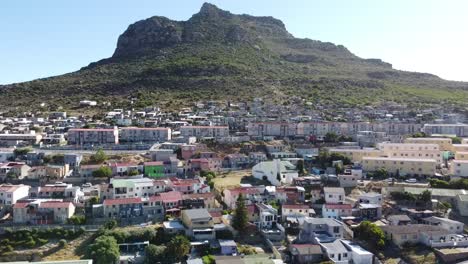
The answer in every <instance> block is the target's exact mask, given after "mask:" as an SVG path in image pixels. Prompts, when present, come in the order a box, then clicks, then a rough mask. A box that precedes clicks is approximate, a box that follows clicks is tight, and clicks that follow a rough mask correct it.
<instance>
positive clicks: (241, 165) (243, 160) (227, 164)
mask: <svg viewBox="0 0 468 264" xmlns="http://www.w3.org/2000/svg"><path fill="white" fill-rule="evenodd" d="M249 163H250V159H249V157H248V156H246V155H245V154H242V153H235V154H228V155H226V156H225V157H224V159H223V167H224V168H229V169H233V170H240V169H245V168H247V167H248V166H249Z"/></svg>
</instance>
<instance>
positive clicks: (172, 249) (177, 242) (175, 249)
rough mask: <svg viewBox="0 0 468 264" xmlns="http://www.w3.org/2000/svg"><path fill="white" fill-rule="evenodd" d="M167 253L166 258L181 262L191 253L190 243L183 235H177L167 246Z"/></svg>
mask: <svg viewBox="0 0 468 264" xmlns="http://www.w3.org/2000/svg"><path fill="white" fill-rule="evenodd" d="M166 252H167V254H166V256H168V257H172V258H174V260H175V261H176V262H179V261H181V260H183V258H184V257H185V256H186V255H187V254H188V253H189V252H190V241H189V240H188V239H187V237H185V236H183V235H177V236H175V237H174V238H172V239H171V241H169V243H168V244H167V250H166Z"/></svg>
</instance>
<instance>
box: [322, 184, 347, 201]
mask: <svg viewBox="0 0 468 264" xmlns="http://www.w3.org/2000/svg"><path fill="white" fill-rule="evenodd" d="M323 192H324V195H325V203H330V204H342V203H343V202H344V199H345V197H346V195H345V191H344V189H343V188H338V187H324V188H323Z"/></svg>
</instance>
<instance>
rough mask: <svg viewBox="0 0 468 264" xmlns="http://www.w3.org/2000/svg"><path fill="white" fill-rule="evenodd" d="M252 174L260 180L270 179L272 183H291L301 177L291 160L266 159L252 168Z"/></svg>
mask: <svg viewBox="0 0 468 264" xmlns="http://www.w3.org/2000/svg"><path fill="white" fill-rule="evenodd" d="M252 175H253V176H254V177H255V178H257V179H260V180H268V181H269V182H270V183H271V184H272V185H275V186H280V185H281V184H291V183H292V182H293V180H294V179H295V178H297V177H299V174H298V173H297V170H296V167H295V166H294V165H292V164H291V163H290V162H289V161H282V160H278V159H275V160H272V161H264V162H260V163H259V164H257V165H255V166H254V167H253V168H252Z"/></svg>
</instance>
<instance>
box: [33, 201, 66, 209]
mask: <svg viewBox="0 0 468 264" xmlns="http://www.w3.org/2000/svg"><path fill="white" fill-rule="evenodd" d="M70 204H72V203H71V202H55V201H50V202H42V203H41V204H40V205H39V208H65V207H67V208H68V207H69V206H70Z"/></svg>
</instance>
